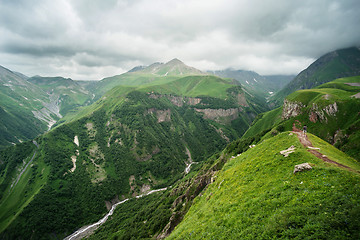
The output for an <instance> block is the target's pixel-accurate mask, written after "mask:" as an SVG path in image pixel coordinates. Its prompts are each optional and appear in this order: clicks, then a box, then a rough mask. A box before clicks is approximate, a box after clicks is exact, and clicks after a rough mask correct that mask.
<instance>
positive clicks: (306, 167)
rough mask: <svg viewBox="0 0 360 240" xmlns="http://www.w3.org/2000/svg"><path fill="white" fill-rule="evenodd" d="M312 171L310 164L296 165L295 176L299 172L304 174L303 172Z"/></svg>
mask: <svg viewBox="0 0 360 240" xmlns="http://www.w3.org/2000/svg"><path fill="white" fill-rule="evenodd" d="M310 169H312V167H311V166H310V164H309V163H302V164H299V165H295V168H294V174H295V173H297V172H302V171H305V170H310Z"/></svg>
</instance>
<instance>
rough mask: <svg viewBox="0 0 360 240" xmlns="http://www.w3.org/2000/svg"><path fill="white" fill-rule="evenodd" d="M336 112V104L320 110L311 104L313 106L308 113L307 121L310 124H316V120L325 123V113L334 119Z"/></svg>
mask: <svg viewBox="0 0 360 240" xmlns="http://www.w3.org/2000/svg"><path fill="white" fill-rule="evenodd" d="M337 111H338V106H337V104H336V102H334V103H333V104H330V105H327V106H326V107H324V108H322V109H321V108H320V107H319V106H318V105H317V104H315V103H313V105H312V107H311V109H310V113H309V120H310V121H312V122H317V121H318V120H320V121H325V122H327V118H326V116H325V113H326V114H327V115H328V116H333V117H334V116H335V115H336V113H337Z"/></svg>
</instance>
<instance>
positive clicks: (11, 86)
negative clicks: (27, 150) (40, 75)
mask: <svg viewBox="0 0 360 240" xmlns="http://www.w3.org/2000/svg"><path fill="white" fill-rule="evenodd" d="M0 83H1V84H0V102H1V106H0V148H4V147H6V146H9V145H11V144H16V143H20V142H22V141H26V140H29V139H32V138H34V137H36V136H37V135H39V134H40V133H43V132H44V131H45V130H47V123H46V122H44V121H41V120H39V119H37V118H36V117H35V116H34V114H33V111H38V110H40V109H42V108H43V104H42V103H43V102H47V101H48V96H47V94H46V93H45V92H44V91H43V90H42V89H40V88H39V87H37V86H36V85H34V84H31V83H30V82H28V81H27V78H25V77H24V76H20V75H19V74H17V73H14V72H12V71H10V70H9V69H6V68H3V67H1V66H0Z"/></svg>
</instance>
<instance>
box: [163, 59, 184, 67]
mask: <svg viewBox="0 0 360 240" xmlns="http://www.w3.org/2000/svg"><path fill="white" fill-rule="evenodd" d="M178 64H184V63H183V62H182V61H180V60H179V59H177V58H174V59H172V60H170V61H169V62H167V63H166V65H178Z"/></svg>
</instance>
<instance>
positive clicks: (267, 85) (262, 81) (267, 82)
mask: <svg viewBox="0 0 360 240" xmlns="http://www.w3.org/2000/svg"><path fill="white" fill-rule="evenodd" d="M208 73H211V74H214V75H216V76H219V77H224V78H232V79H235V80H237V81H238V82H239V83H241V84H242V85H243V86H244V87H245V88H246V89H248V90H250V91H252V92H257V93H261V94H262V95H263V96H264V94H265V96H271V95H272V94H274V93H276V92H278V91H279V90H280V89H281V88H282V87H283V86H284V85H286V84H287V83H288V82H289V81H291V80H292V79H293V77H294V76H291V75H274V76H261V75H259V74H258V73H256V72H253V71H245V70H233V69H225V70H218V71H208Z"/></svg>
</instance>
